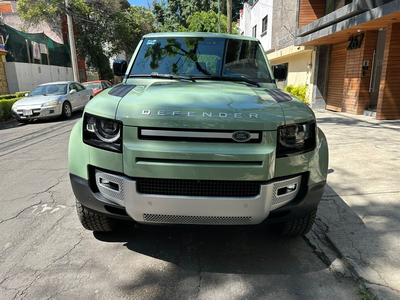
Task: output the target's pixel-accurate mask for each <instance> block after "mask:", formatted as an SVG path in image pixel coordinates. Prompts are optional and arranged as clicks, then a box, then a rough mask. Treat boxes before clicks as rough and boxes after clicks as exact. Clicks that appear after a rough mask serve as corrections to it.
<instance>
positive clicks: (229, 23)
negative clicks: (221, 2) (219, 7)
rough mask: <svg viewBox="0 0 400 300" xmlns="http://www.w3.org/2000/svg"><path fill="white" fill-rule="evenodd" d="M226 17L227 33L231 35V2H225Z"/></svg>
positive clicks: (229, 0)
mask: <svg viewBox="0 0 400 300" xmlns="http://www.w3.org/2000/svg"><path fill="white" fill-rule="evenodd" d="M226 16H227V19H228V24H227V26H228V28H227V29H228V33H232V0H226Z"/></svg>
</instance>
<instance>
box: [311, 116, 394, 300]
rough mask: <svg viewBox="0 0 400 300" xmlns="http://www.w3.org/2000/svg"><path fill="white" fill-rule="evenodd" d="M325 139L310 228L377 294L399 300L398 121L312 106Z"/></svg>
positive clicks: (388, 298) (380, 297)
mask: <svg viewBox="0 0 400 300" xmlns="http://www.w3.org/2000/svg"><path fill="white" fill-rule="evenodd" d="M315 114H316V116H317V122H318V126H319V127H320V128H321V129H322V130H323V131H324V133H325V135H326V136H327V139H328V144H329V151H330V154H329V157H330V161H329V175H328V186H327V188H326V189H325V193H324V197H323V199H322V202H321V204H320V206H319V210H318V215H317V221H316V225H317V226H314V228H313V232H314V233H316V232H319V234H320V235H321V234H322V235H325V237H326V238H327V239H328V241H329V242H330V243H331V246H333V247H334V248H335V250H336V252H338V253H339V254H340V255H341V257H340V258H341V260H342V262H344V264H346V265H347V266H348V267H349V268H350V270H352V273H353V275H355V276H357V277H358V278H359V279H360V281H361V282H362V283H364V284H365V286H366V287H367V288H368V289H369V291H370V292H371V293H372V294H374V295H376V296H377V297H378V298H379V299H384V300H391V299H397V300H398V299H400V120H396V121H379V120H376V119H374V118H371V117H366V116H354V115H349V114H345V113H336V112H330V111H325V110H318V111H315Z"/></svg>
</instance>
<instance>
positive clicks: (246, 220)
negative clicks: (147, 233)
mask: <svg viewBox="0 0 400 300" xmlns="http://www.w3.org/2000/svg"><path fill="white" fill-rule="evenodd" d="M143 220H144V221H145V222H149V223H164V224H193V225H245V224H250V223H251V217H206V216H175V215H156V214H143Z"/></svg>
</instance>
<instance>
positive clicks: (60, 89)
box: [29, 84, 67, 97]
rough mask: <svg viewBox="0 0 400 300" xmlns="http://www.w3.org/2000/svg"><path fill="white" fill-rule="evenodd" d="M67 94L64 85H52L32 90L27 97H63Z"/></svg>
mask: <svg viewBox="0 0 400 300" xmlns="http://www.w3.org/2000/svg"><path fill="white" fill-rule="evenodd" d="M66 93H67V85H66V84H54V85H41V86H38V87H37V88H36V89H34V90H33V91H32V92H31V93H30V94H29V97H33V96H41V95H45V96H47V95H65V94H66Z"/></svg>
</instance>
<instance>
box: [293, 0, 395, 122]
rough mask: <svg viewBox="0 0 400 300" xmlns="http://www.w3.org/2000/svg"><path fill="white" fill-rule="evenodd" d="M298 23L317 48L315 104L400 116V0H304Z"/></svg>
mask: <svg viewBox="0 0 400 300" xmlns="http://www.w3.org/2000/svg"><path fill="white" fill-rule="evenodd" d="M297 25H298V26H297V30H296V39H295V45H296V46H304V47H310V46H311V47H315V48H316V49H317V53H316V57H317V60H316V64H315V66H314V67H315V73H316V76H315V77H314V78H315V79H314V89H313V94H312V98H313V100H312V103H313V105H314V106H317V107H325V108H326V109H329V110H333V111H339V112H346V113H350V114H357V115H358V114H366V115H371V116H374V117H376V118H377V119H400V77H399V75H398V64H399V63H400V1H398V0H336V1H335V0H298V13H297Z"/></svg>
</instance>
